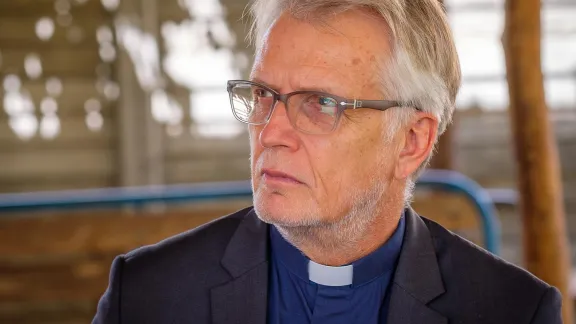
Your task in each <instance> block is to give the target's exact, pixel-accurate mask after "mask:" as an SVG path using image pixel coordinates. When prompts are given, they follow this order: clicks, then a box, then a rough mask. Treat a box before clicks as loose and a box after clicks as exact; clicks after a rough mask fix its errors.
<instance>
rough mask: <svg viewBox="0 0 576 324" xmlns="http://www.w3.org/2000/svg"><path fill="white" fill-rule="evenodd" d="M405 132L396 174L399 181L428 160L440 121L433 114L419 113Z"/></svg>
mask: <svg viewBox="0 0 576 324" xmlns="http://www.w3.org/2000/svg"><path fill="white" fill-rule="evenodd" d="M404 131H405V132H406V133H405V135H404V142H403V143H401V150H400V155H399V156H398V163H397V165H396V169H395V174H394V175H395V177H396V178H397V179H404V178H407V177H408V176H410V175H411V174H412V173H414V172H415V171H416V170H417V169H418V167H420V165H421V164H422V163H423V162H424V161H425V160H426V158H428V156H429V155H430V153H431V151H432V150H433V149H434V143H435V142H436V134H438V120H437V119H436V117H434V116H433V115H432V114H429V113H425V112H417V113H416V114H415V116H414V117H413V118H412V120H411V121H410V123H409V124H408V125H407V126H406V127H405V128H404Z"/></svg>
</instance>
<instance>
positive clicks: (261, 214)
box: [254, 203, 320, 227]
mask: <svg viewBox="0 0 576 324" xmlns="http://www.w3.org/2000/svg"><path fill="white" fill-rule="evenodd" d="M254 210H255V211H256V215H258V218H260V220H261V221H263V222H265V223H268V224H271V225H276V226H282V227H302V226H314V225H318V224H319V223H320V220H319V219H318V214H317V213H313V212H311V211H310V210H302V209H300V208H297V207H296V208H295V206H292V207H290V208H274V207H273V206H264V205H262V204H258V203H255V204H254Z"/></svg>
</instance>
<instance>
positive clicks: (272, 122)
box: [259, 101, 298, 149]
mask: <svg viewBox="0 0 576 324" xmlns="http://www.w3.org/2000/svg"><path fill="white" fill-rule="evenodd" d="M297 135H298V134H297V131H296V130H295V129H294V127H293V126H292V124H291V123H290V118H289V116H288V110H287V107H286V105H285V104H284V103H283V102H281V101H278V102H277V103H276V106H275V107H273V110H272V115H271V116H270V119H269V120H268V123H267V124H266V125H264V127H263V128H262V130H261V132H260V136H259V140H260V144H261V145H262V146H264V147H273V146H285V147H289V148H292V149H295V148H297V144H298V141H297V139H298V136H297Z"/></svg>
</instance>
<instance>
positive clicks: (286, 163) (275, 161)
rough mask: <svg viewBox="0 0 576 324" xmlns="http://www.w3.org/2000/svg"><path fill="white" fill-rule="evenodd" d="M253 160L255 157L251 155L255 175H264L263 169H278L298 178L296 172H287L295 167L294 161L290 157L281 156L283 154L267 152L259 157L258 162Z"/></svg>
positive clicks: (273, 151)
mask: <svg viewBox="0 0 576 324" xmlns="http://www.w3.org/2000/svg"><path fill="white" fill-rule="evenodd" d="M253 159H254V157H253V156H252V155H251V156H250V162H251V164H253V165H254V170H253V171H254V174H260V173H262V169H277V170H279V171H282V172H286V173H289V174H291V175H294V176H298V172H296V170H292V171H289V170H286V169H290V167H291V166H292V165H294V163H293V160H292V159H291V158H290V157H286V156H281V153H280V152H278V151H276V150H265V151H263V152H262V153H261V154H260V155H259V156H258V159H257V160H256V161H253Z"/></svg>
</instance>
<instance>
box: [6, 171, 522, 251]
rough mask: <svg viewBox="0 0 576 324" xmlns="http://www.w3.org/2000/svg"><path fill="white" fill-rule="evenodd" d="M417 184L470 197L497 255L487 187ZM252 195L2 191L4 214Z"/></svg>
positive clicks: (208, 189)
mask: <svg viewBox="0 0 576 324" xmlns="http://www.w3.org/2000/svg"><path fill="white" fill-rule="evenodd" d="M417 186H418V187H426V188H432V189H434V190H438V189H439V190H443V191H450V192H456V193H459V194H463V195H465V196H466V197H467V198H469V200H470V201H471V202H472V203H473V204H474V206H475V208H476V210H477V211H478V215H479V217H480V222H481V227H482V234H483V241H484V247H485V248H486V249H487V250H488V251H490V252H492V253H494V254H498V253H499V252H500V224H499V220H498V217H497V213H496V209H495V206H494V202H493V200H492V198H491V196H490V194H489V192H488V191H487V190H486V189H484V188H482V187H481V186H479V185H478V184H477V183H476V182H474V181H473V180H471V179H470V178H468V177H466V176H464V175H462V174H460V173H458V172H454V171H444V170H428V171H427V172H425V173H424V174H423V175H422V176H421V177H420V179H419V180H418V183H417ZM251 197H252V189H251V186H250V182H249V181H234V182H219V183H203V184H192V185H170V186H151V187H133V188H130V187H128V188H106V189H88V190H74V191H57V192H37V193H21V194H20V193H19V194H0V213H3V212H17V211H38V210H46V209H73V208H103V207H104V208H106V207H118V206H126V205H135V206H139V205H144V204H149V203H155V202H169V203H174V202H197V201H207V200H222V199H241V198H246V199H248V198H251ZM510 199H512V198H510Z"/></svg>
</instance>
